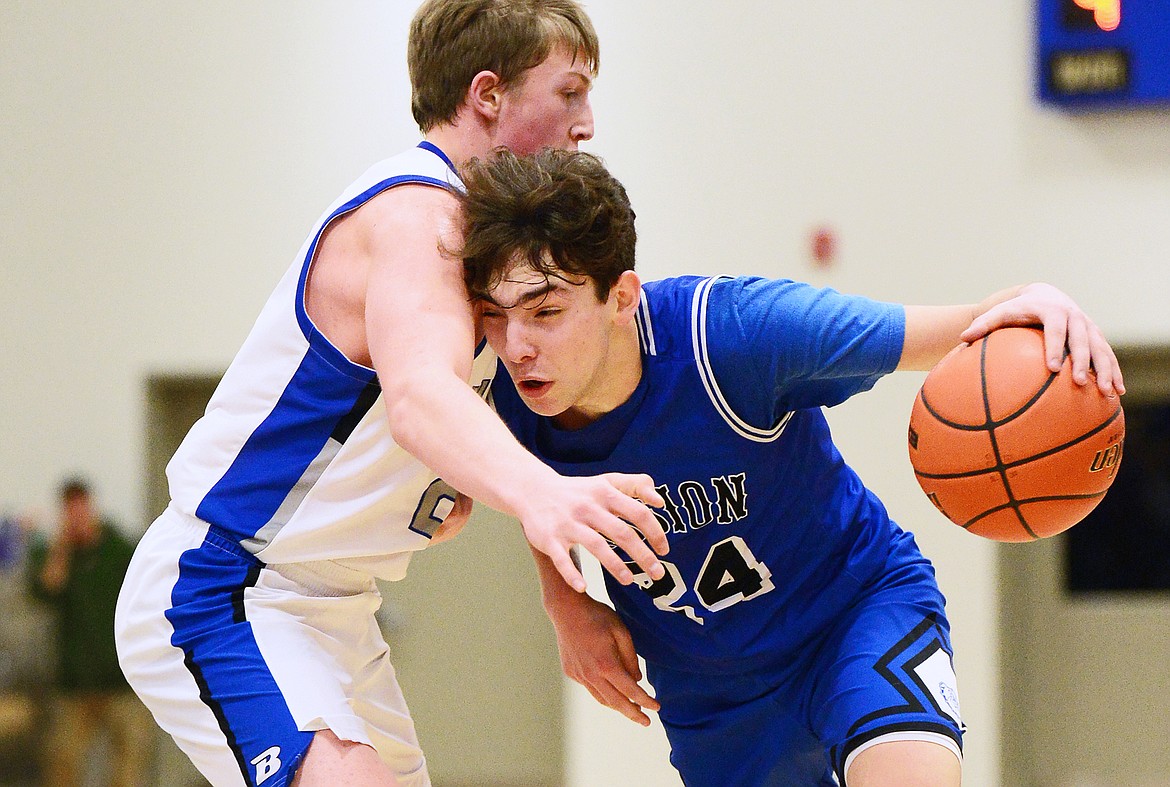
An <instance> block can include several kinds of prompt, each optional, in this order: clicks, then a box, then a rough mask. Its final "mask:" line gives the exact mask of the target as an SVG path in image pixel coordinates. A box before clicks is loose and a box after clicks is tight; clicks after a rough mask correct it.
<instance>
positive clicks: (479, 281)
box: [453, 151, 1123, 787]
mask: <svg viewBox="0 0 1170 787" xmlns="http://www.w3.org/2000/svg"><path fill="white" fill-rule="evenodd" d="M464 179H465V183H466V185H467V192H466V195H465V197H464V198H463V211H464V218H463V230H464V232H463V238H464V245H463V246H462V248H461V249H459V250H457V252H456V253H458V254H460V255H461V256H463V257H464V260H465V275H466V277H467V284H468V288H469V290H470V291H471V292H472V293H474V294H475V295H476V297H477V298H478V299H479V301H480V304H481V309H482V314H483V323H484V329H485V332H486V334H487V338H488V342H489V343H490V344H491V346H492V347H493V348H494V349H495V351H496V353H497V354H498V355H499V360H500V362H501V364H502V366H503V368H504V369H505V370H506V372H507V373H506V374H503V373H501V374H498V375H497V376H496V379H495V382H494V383H493V387H492V392H493V398H494V401H495V404H496V407H497V410H498V412H499V413H500V415H501V417H503V418H504V420H505V421H506V422H507V423H508V425H509V426H510V428H511V429H512V431H513V432H514V433H515V434H516V436H517V437H518V438H519V439H520V441H521V442H522V443H523V444H524V445H526V446H527V447H528V448H529V449H531V450H532V451H533V452H534V453H536V455H537V456H539V457H540V458H541V459H543V460H545V461H546V462H548V463H549V464H550V465H551V466H552V467H554V468H556V469H557V470H559V471H560V472H562V473H568V474H577V473H580V474H594V473H599V472H609V471H616V472H623V473H632V472H644V473H648V474H650V475H651V476H653V477H654V479H655V481H656V482H657V483H658V492H659V494H660V495H661V496H662V498H663V500H664V501H665V505H664V507H663V508H661V509H660V510H659V511H658V513H660V515H661V520H662V523H663V525H664V527H665V528H666V529H667V532H668V534H669V539H670V544H671V548H670V553H669V556H668V560H665V561H663V562H664V563H665V565H666V569H667V573H666V575H665V576H664V577H663V578H662V579H658V580H655V579H653V578H651V577H648V576H646V575H642V574H639V576H638V582H637V583H636V584H634V585H630V586H622V585H619V584H617V583H614V582H608V585H609V587H608V590H609V594H610V597H611V599H612V600H613V602H614V605H615V606H616V611H617V614H616V615H615V613H614V611H613V610H611V609H610V608H609V607H608V606H606V605H603V604H600V603H599V602H597V601H594V600H593V599H591V598H589V597H588V596H584V595H581V594H576V593H572V592H571V591H569V590H568V589H567V588H565V587H564V583H563V582H560V581H558V575H557V574H556V572H555V570H554V569H553V567H552V566H551V565H550V564H549V562H548V561H547V559H546V558H544V557H543V556H541V555H540V554H539V553H534V554H536V557H537V560H538V562H539V563H540V566H541V576H542V584H543V585H544V594H545V605H546V608H547V610H548V612H549V615H550V617H551V618H552V620H553V624H554V627H555V628H556V631H557V636H558V642H559V644H560V647H561V652H562V660H563V662H564V665H565V670H566V672H567V673H568V674H569V675H570V676H571V677H574V678H576V679H577V680H579V681H581V682H582V683H584V684H585V685H586V686H587V687H588V688H589V689H590V691H591V692H592V693H593V694H594V696H595V697H597V698H598V699H599V700H600V701H601V702H602V703H604V704H606V705H609V706H611V707H613V708H615V709H618V710H620V711H621V712H623V713H625V714H626V715H627V716H629V717H630V718H631V719H635V720H637V721H641V722H643V723H648V719H647V718H646V716H645V714H644V713H643V711H642V708H647V709H657V710H659V715H660V718H661V720H662V722H663V724H664V726H665V728H666V732H667V736H668V738H669V740H670V743H671V748H672V753H671V761H672V763H673V764H674V765H675V766H676V767H677V769H678V770H679V772H680V773H681V774H682V778H683V781H684V782H685V783H686V784H687V785H688V787H740V786H742V787H747V786H749V785H750V786H753V787H754V786H757V785H833V784H847V785H849V787H874V786H875V785H885V786H887V787H894V786H896V787H918V786H920V785H921V786H925V785H932V786H935V785H958V784H959V783H960V771H961V742H962V732H963V723H962V720H961V716H960V711H959V700H958V694H957V691H956V686H955V676H954V671H953V668H952V650H951V643H950V636H949V626H948V623H947V618H946V615H945V612H944V608H943V597H942V595H941V594H940V592H939V589H938V586H937V584H936V582H935V577H934V571H933V569H932V567H931V565H930V563H929V561H928V560H927V559H926V558H925V557H923V555H922V554H921V553H920V552H919V550H918V547H917V546H916V545H915V543H914V539H913V537H912V536H911V535H910V534H909V533H907V532H905V531H903V530H901V529H900V528H899V527H898V526H897V525H896V524H895V523H894V522H893V521H892V520H891V519H890V517H889V515H888V514H887V512H886V509H885V508H884V507H883V505H882V503H881V502H880V501H879V500H878V499H877V498H876V497H875V496H874V495H873V494H872V493H871V492H869V491H868V490H867V489H866V488H865V486H864V485H863V484H862V482H861V480H860V479H859V478H858V477H857V475H856V474H855V473H854V472H853V471H852V470H851V469H850V468H849V467H848V466H847V465H846V464H845V463H844V462H843V461H842V458H841V456H840V454H839V453H838V451H837V449H836V448H835V447H834V445H833V442H832V439H831V438H830V435H829V429H828V426H827V424H826V421H825V417H824V415H823V413H822V408H823V407H826V406H832V405H835V404H838V403H840V402H842V401H844V400H845V399H847V398H848V397H849V396H851V395H853V394H856V393H858V392H861V391H864V390H866V389H868V388H870V387H871V386H872V385H873V384H874V382H875V381H876V380H877V379H878V378H879V377H881V376H882V375H884V374H886V373H889V372H892V371H894V370H896V369H911V370H926V369H929V368H930V367H931V366H932V365H933V364H934V363H935V362H937V361H938V360H939V359H940V358H941V357H942V356H943V355H944V354H945V353H946V351H947V350H949V349H950V348H952V347H953V346H955V345H956V344H958V343H959V342H960V341H971V340H973V339H975V338H977V337H979V336H981V335H983V334H985V333H987V332H988V331H990V330H993V329H995V328H997V327H1000V326H1004V325H1015V324H1042V325H1043V326H1044V328H1045V333H1046V339H1047V341H1046V343H1047V351H1048V359H1049V363H1050V364H1051V365H1052V367H1053V369H1056V368H1059V366H1060V358H1061V354H1062V352H1063V350H1064V348H1065V346H1066V344H1067V347H1068V349H1069V351H1070V352H1071V354H1072V358H1073V367H1074V370H1075V372H1074V374H1075V376H1076V378H1077V380H1078V382H1080V383H1081V384H1090V383H1089V378H1090V376H1089V373H1088V372H1089V368H1090V366H1092V367H1094V368H1095V369H1096V372H1097V376H1096V380H1097V384H1098V385H1099V386H1100V387H1101V389H1102V390H1103V391H1106V392H1108V393H1109V394H1111V395H1113V394H1119V393H1121V392H1122V391H1123V384H1122V379H1121V375H1120V370H1119V368H1118V366H1117V361H1116V358H1115V357H1114V355H1113V351H1112V350H1111V348H1110V347H1109V345H1108V343H1107V342H1106V341H1105V339H1104V338H1103V336H1102V334H1101V332H1100V330H1098V328H1097V327H1096V326H1095V325H1094V324H1093V323H1092V322H1091V321H1090V320H1089V319H1088V318H1087V317H1086V316H1085V315H1084V314H1083V313H1082V312H1081V310H1080V309H1079V308H1078V307H1077V306H1076V304H1074V303H1073V302H1072V301H1071V300H1070V299H1069V298H1068V297H1067V296H1065V295H1064V294H1063V293H1061V292H1060V291H1059V290H1056V289H1054V288H1053V287H1050V286H1048V285H1043V284H1032V285H1028V286H1024V287H1016V288H1013V289H1009V290H1004V291H1002V292H1000V293H997V294H995V295H992V296H991V297H989V298H988V299H986V300H985V301H983V302H982V303H980V304H978V305H966V306H951V307H921V306H905V307H903V306H901V305H897V304H890V303H878V302H875V301H872V300H868V299H865V298H861V297H851V296H846V295H842V294H839V293H837V292H834V291H832V290H824V289H815V288H813V287H811V286H807V285H803V284H799V283H796V282H792V281H785V280H778V281H770V280H764V279H758V278H699V277H682V278H675V279H667V280H663V281H656V282H651V283H648V284H646V285H644V286H642V285H641V284H640V283H639V280H638V277H637V276H636V275H635V274H634V272H633V270H632V269H633V267H634V242H635V231H634V214H633V211H632V210H631V209H630V205H629V202H628V201H627V198H626V194H625V191H624V190H623V188H622V187H621V185H620V184H619V183H618V182H617V181H616V180H614V179H613V178H612V177H611V176H610V175H609V174H608V173H607V172H606V170H605V168H604V167H603V166H602V165H601V164H600V162H599V161H598V160H597V159H595V158H594V157H592V156H589V155H587V154H584V153H575V152H566V151H548V152H545V153H541V154H538V155H537V156H535V157H527V158H523V157H517V156H515V155H511V154H508V153H506V152H502V153H500V154H499V155H498V156H496V157H493V158H491V159H488V160H486V161H477V162H472V165H471V166H470V167H469V168H468V169H466V170H465V171H464ZM453 251H454V250H453ZM631 566H633V563H631ZM608 579H609V578H608V577H607V581H608ZM622 624H624V626H623V625H622ZM627 629H628V633H627ZM631 637H632V646H633V648H636V651H637V653H638V654H641V655H642V656H643V657H644V658H645V660H646V664H647V671H648V678H649V681H650V683H651V684H653V686H654V688H655V690H656V700H655V699H652V698H650V697H649V696H648V695H647V694H646V693H645V692H644V691H643V690H642V689H641V688H640V687H639V686H638V685H637V681H638V680H639V678H640V674H639V668H638V662H637V659H636V657H635V655H634V651H633V649H632V648H631Z"/></svg>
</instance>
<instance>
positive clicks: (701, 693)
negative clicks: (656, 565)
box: [647, 564, 963, 787]
mask: <svg viewBox="0 0 1170 787" xmlns="http://www.w3.org/2000/svg"><path fill="white" fill-rule="evenodd" d="M952 656H953V651H952V648H951V642H950V627H949V624H948V623H947V619H946V615H945V613H944V610H943V597H942V594H941V593H940V592H939V590H938V587H937V585H936V583H935V581H934V576H933V573H932V572H931V570H930V568H929V566H928V565H926V566H924V565H921V564H918V565H908V566H903V567H901V568H898V569H897V570H896V571H894V572H893V573H891V574H890V575H887V576H885V577H882V578H881V581H880V583H879V584H878V585H876V586H873V587H870V588H867V590H866V593H865V595H864V596H862V597H861V598H860V599H859V600H858V601H857V602H856V603H855V604H854V606H853V607H852V608H850V609H849V610H847V611H846V612H845V613H844V614H843V615H842V616H840V617H839V618H838V619H837V621H836V623H835V625H834V626H833V627H832V628H831V629H829V630H827V631H825V632H824V635H823V636H821V637H819V638H817V639H816V640H815V641H814V642H812V643H811V644H810V645H809V646H807V647H806V648H805V649H804V651H802V652H801V653H799V654H796V656H795V658H792V659H789V660H788V661H787V663H782V664H777V665H776V666H775V667H774V668H770V669H757V670H754V671H752V672H750V673H744V674H730V675H722V674H721V675H699V674H696V673H694V672H684V671H680V670H673V669H664V668H663V667H662V666H660V665H655V664H648V665H647V673H648V678H649V680H650V682H651V683H652V684H653V686H654V688H655V691H656V694H657V698H658V700H659V701H660V702H661V703H662V710H661V712H660V714H659V717H660V718H661V720H662V723H663V725H664V726H665V728H666V734H667V737H668V739H669V740H670V744H671V763H672V764H673V765H674V766H675V768H677V769H678V771H679V773H680V774H681V775H682V779H683V782H684V784H686V785H687V787H708V786H710V787H764V786H765V785H769V786H771V785H775V786H777V787H779V786H780V785H801V786H802V787H806V786H807V785H825V786H826V787H828V786H829V785H838V784H840V785H844V784H845V771H846V768H847V766H848V765H849V763H850V762H851V757H852V756H853V755H855V754H856V753H858V752H859V751H861V750H863V749H864V748H866V747H867V746H870V745H873V744H874V743H879V742H883V741H888V740H906V739H911V740H930V741H934V742H937V743H940V744H942V745H944V746H948V747H949V748H951V749H952V750H953V751H954V752H955V754H956V756H960V757H961V751H962V749H961V747H962V733H963V723H962V720H961V718H960V714H959V701H958V693H957V691H956V688H955V675H954V668H953V666H952Z"/></svg>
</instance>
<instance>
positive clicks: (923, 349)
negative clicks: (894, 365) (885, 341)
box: [898, 285, 1023, 372]
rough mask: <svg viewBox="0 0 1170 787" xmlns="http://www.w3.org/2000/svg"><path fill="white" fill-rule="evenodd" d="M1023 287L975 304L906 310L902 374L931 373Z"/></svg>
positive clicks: (900, 366) (917, 307)
mask: <svg viewBox="0 0 1170 787" xmlns="http://www.w3.org/2000/svg"><path fill="white" fill-rule="evenodd" d="M1022 290H1023V285H1020V286H1016V287H1008V288H1007V289H1003V290H999V291H998V292H995V293H992V294H991V295H989V296H987V297H986V298H984V299H983V300H982V301H980V302H979V303H975V304H959V305H954V306H906V307H905V310H906V333H905V339H904V341H903V344H902V356H901V359H900V360H899V361H898V369H899V370H900V371H921V372H925V371H929V370H930V369H931V368H933V367H934V365H935V364H936V363H938V362H939V361H940V360H942V357H943V356H944V355H946V354H947V353H948V352H950V351H951V350H952V349H954V348H955V347H956V346H957V345H958V344H959V343H960V342H961V341H962V340H961V339H960V338H959V337H960V336H961V335H962V333H963V332H964V331H965V330H967V328H968V327H969V326H970V325H971V323H972V322H973V321H975V319H976V318H978V317H979V316H981V315H983V314H985V313H987V312H988V311H990V310H991V309H993V308H995V307H996V306H998V305H1000V304H1001V303H1004V302H1006V301H1009V300H1011V299H1012V298H1015V297H1017V296H1018V295H1019V294H1020V292H1021V291H1022Z"/></svg>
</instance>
